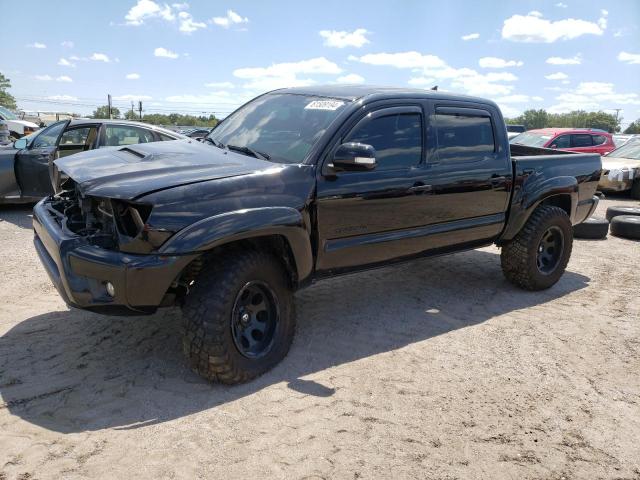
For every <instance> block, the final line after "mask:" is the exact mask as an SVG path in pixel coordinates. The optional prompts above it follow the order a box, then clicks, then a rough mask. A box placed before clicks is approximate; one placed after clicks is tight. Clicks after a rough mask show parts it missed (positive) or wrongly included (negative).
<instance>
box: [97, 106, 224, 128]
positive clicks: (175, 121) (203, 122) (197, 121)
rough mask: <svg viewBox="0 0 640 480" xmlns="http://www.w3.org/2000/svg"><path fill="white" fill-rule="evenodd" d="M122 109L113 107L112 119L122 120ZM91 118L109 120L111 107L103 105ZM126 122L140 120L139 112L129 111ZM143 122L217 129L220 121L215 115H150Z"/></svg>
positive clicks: (143, 118)
mask: <svg viewBox="0 0 640 480" xmlns="http://www.w3.org/2000/svg"><path fill="white" fill-rule="evenodd" d="M120 113H121V112H120V109H119V108H117V107H111V117H112V118H116V119H117V118H121V116H120ZM91 118H109V107H108V106H107V105H103V106H101V107H98V108H96V109H95V110H94V111H93V113H92V114H91ZM122 118H124V119H125V120H138V121H140V117H139V115H138V112H136V111H131V110H127V111H125V113H124V115H123V116H122ZM141 121H142V122H145V123H150V124H152V125H180V126H189V127H215V126H216V125H217V124H218V119H217V118H216V117H215V115H209V116H205V115H199V116H196V115H184V114H181V113H170V114H162V113H148V114H144V115H142V120H141Z"/></svg>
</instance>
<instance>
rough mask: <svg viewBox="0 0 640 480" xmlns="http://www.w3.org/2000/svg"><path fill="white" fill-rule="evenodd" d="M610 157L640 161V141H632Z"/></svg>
mask: <svg viewBox="0 0 640 480" xmlns="http://www.w3.org/2000/svg"><path fill="white" fill-rule="evenodd" d="M609 157H621V158H632V159H634V160H640V140H635V139H634V140H630V141H629V142H627V143H625V144H624V145H623V146H621V147H620V148H618V149H616V150H614V151H613V152H611V153H610V154H609Z"/></svg>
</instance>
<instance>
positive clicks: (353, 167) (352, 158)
mask: <svg viewBox="0 0 640 480" xmlns="http://www.w3.org/2000/svg"><path fill="white" fill-rule="evenodd" d="M333 168H335V169H338V170H345V171H364V170H373V169H374V168H376V149H375V148H373V147H372V146H371V145H367V144H365V143H357V142H348V143H343V144H342V145H340V146H339V147H338V150H336V153H335V154H334V155H333Z"/></svg>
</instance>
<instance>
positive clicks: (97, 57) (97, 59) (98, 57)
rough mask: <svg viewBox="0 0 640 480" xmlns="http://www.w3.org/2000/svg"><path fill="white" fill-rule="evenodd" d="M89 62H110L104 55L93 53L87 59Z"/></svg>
mask: <svg viewBox="0 0 640 480" xmlns="http://www.w3.org/2000/svg"><path fill="white" fill-rule="evenodd" d="M89 60H93V61H94V62H104V63H109V62H110V61H111V60H110V59H109V57H108V56H107V55H105V54H104V53H93V54H91V56H90V57H89Z"/></svg>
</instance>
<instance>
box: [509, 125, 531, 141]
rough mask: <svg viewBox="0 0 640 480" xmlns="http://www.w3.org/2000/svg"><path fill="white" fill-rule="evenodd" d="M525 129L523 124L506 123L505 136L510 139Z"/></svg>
mask: <svg viewBox="0 0 640 480" xmlns="http://www.w3.org/2000/svg"><path fill="white" fill-rule="evenodd" d="M526 131H527V129H526V128H524V125H511V124H507V137H508V138H509V140H511V139H512V138H513V137H515V136H517V135H520V134H521V133H522V132H526Z"/></svg>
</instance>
